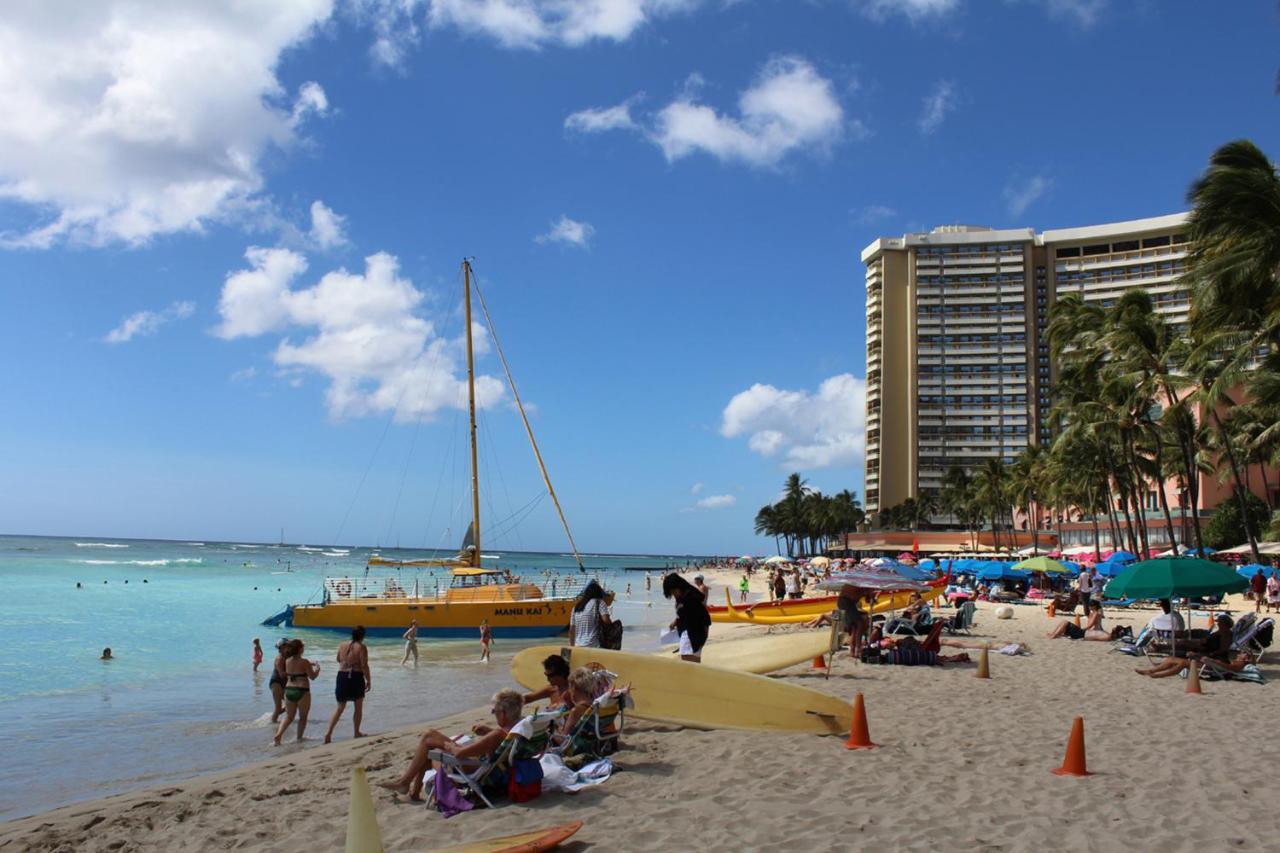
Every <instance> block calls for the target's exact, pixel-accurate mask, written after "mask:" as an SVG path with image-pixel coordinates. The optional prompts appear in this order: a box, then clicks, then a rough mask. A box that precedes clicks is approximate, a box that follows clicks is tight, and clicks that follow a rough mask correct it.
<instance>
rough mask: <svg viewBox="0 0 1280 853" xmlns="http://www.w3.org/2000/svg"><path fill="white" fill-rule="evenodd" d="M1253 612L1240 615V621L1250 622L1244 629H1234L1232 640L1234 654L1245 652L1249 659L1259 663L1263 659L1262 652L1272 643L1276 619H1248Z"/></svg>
mask: <svg viewBox="0 0 1280 853" xmlns="http://www.w3.org/2000/svg"><path fill="white" fill-rule="evenodd" d="M1253 615H1254V614H1252V613H1246V614H1245V615H1244V616H1241V617H1240V622H1242V623H1243V622H1246V621H1247V622H1248V624H1247V625H1245V628H1244V630H1243V631H1233V636H1234V639H1232V641H1231V652H1232V654H1239V653H1240V652H1244V653H1245V654H1247V655H1248V656H1249V659H1250V660H1251V661H1253V662H1254V663H1257V662H1258V661H1260V660H1261V659H1262V653H1263V652H1264V651H1266V649H1267V647H1268V646H1270V645H1271V640H1272V638H1273V636H1274V634H1275V625H1276V620H1274V619H1270V618H1267V619H1262V620H1258V619H1256V617H1255V618H1254V619H1249V620H1246V617H1249V616H1253Z"/></svg>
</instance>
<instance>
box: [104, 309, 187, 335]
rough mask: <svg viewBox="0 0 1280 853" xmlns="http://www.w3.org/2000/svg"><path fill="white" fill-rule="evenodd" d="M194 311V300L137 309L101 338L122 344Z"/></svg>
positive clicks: (156, 330)
mask: <svg viewBox="0 0 1280 853" xmlns="http://www.w3.org/2000/svg"><path fill="white" fill-rule="evenodd" d="M195 311H196V304H195V303H194V302H174V303H173V304H172V305H170V306H169V307H168V308H163V309H161V310H159V311H139V312H137V313H136V314H130V315H129V316H128V317H125V318H124V320H122V321H121V322H120V325H119V326H116V327H115V328H114V329H112V330H111V331H110V332H107V334H106V337H104V338H103V339H102V340H103V341H105V342H106V343H109V344H123V343H126V342H128V341H131V340H133V339H134V338H138V337H146V336H147V335H154V334H155V333H156V332H158V331H160V327H161V326H163V325H164V324H165V323H169V322H171V321H173V320H185V319H186V318H188V317H190V316H191V315H192V314H194V313H195Z"/></svg>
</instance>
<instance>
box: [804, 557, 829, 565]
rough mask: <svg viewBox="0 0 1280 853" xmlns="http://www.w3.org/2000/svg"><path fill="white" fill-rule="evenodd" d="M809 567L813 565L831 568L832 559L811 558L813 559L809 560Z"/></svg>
mask: <svg viewBox="0 0 1280 853" xmlns="http://www.w3.org/2000/svg"><path fill="white" fill-rule="evenodd" d="M809 565H811V566H829V565H831V558H830V557H811V558H809Z"/></svg>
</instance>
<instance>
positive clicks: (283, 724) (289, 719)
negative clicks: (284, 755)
mask: <svg viewBox="0 0 1280 853" xmlns="http://www.w3.org/2000/svg"><path fill="white" fill-rule="evenodd" d="M305 649H306V645H305V644H304V643H303V642H302V641H301V640H291V641H290V642H289V645H288V647H287V650H286V652H285V662H284V679H285V682H284V683H285V687H284V719H283V720H281V721H280V726H279V727H278V728H277V729H276V736H275V737H274V738H273V739H272V740H273V742H274V743H275V745H276V746H279V745H280V740H281V739H282V738H283V737H284V733H285V732H287V731H288V730H289V726H290V725H292V724H293V719H294V717H297V718H298V742H299V743H301V742H302V740H303V734H305V733H306V731H307V716H308V715H309V714H310V713H311V682H312V681H313V680H314V679H316V678H318V677H319V676H320V664H318V663H312V662H311V661H309V660H307V659H306V658H304V657H303V656H302V653H303V651H304V650H305Z"/></svg>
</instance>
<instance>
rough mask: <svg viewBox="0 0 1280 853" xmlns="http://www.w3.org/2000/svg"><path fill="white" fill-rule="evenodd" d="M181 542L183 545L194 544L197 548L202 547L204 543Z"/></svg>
mask: <svg viewBox="0 0 1280 853" xmlns="http://www.w3.org/2000/svg"><path fill="white" fill-rule="evenodd" d="M182 544H183V545H195V546H196V547H197V548H203V547H204V543H203V542H183V543H182Z"/></svg>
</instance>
